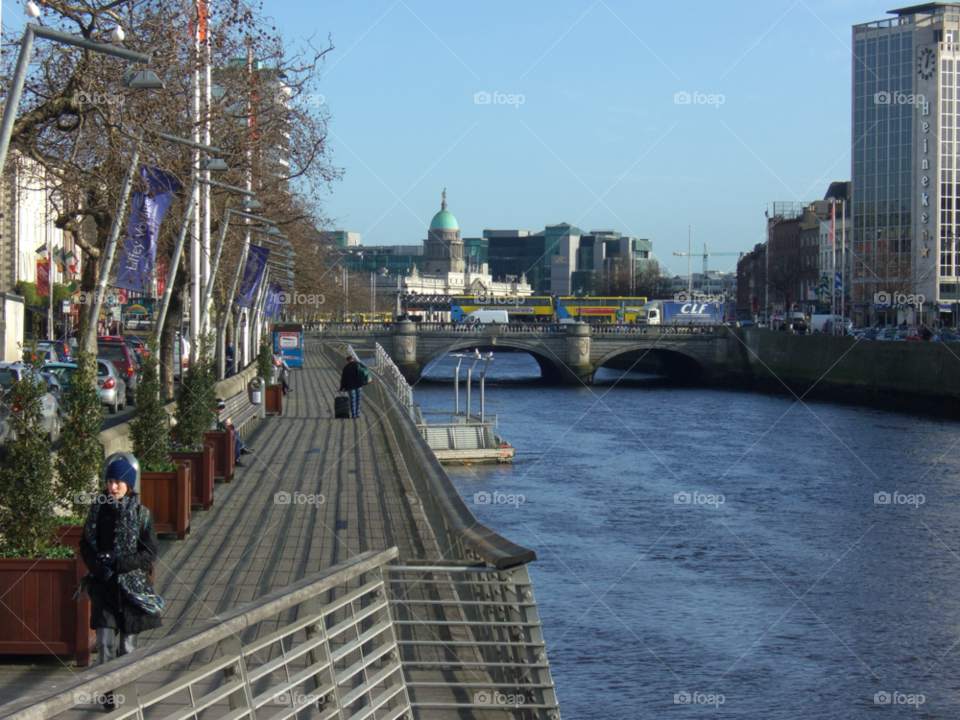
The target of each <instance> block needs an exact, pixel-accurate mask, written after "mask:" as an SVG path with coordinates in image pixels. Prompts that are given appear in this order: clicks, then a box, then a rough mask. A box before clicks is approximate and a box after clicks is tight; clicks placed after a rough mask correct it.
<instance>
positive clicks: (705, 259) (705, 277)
mask: <svg viewBox="0 0 960 720" xmlns="http://www.w3.org/2000/svg"><path fill="white" fill-rule="evenodd" d="M674 255H679V256H680V257H689V254H688V253H678V252H675V253H674ZM711 255H714V256H718V257H719V256H721V255H738V256H740V257H743V253H742V252H707V244H706V243H704V244H703V280H704V282H705V283H706V289H705V291H704V292H705V294H708V295H709V294H710V274H709V272H710V271H709V264H710V263H709V259H710V256H711ZM687 262H688V265H687V267H688V268H689V260H688V261H687ZM688 271H689V270H688ZM689 282H690V284H691V286H692V283H693V279H692V278H690V281H689Z"/></svg>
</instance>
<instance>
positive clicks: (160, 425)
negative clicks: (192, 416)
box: [130, 334, 176, 472]
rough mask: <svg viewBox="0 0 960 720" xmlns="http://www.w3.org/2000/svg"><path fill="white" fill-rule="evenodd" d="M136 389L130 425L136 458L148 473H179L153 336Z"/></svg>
mask: <svg viewBox="0 0 960 720" xmlns="http://www.w3.org/2000/svg"><path fill="white" fill-rule="evenodd" d="M147 349H148V351H149V354H145V355H144V356H143V365H142V367H141V371H140V373H141V374H140V383H139V384H138V385H137V416H136V417H135V418H134V419H133V420H131V421H130V437H131V438H132V440H133V454H134V455H135V456H136V458H137V460H139V461H140V467H141V468H142V469H143V470H145V471H147V472H163V471H167V470H174V469H176V464H175V463H173V462H171V461H170V441H169V436H170V417H169V416H168V415H167V411H166V410H165V409H164V407H163V400H162V399H161V395H160V368H159V364H160V354H159V350H160V343H159V342H158V341H157V336H156V335H153V334H151V335H150V339H149V340H148V341H147Z"/></svg>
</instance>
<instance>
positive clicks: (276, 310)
mask: <svg viewBox="0 0 960 720" xmlns="http://www.w3.org/2000/svg"><path fill="white" fill-rule="evenodd" d="M282 292H283V286H282V285H280V283H276V282H275V283H270V287H269V288H267V300H266V302H265V303H264V307H263V316H264V317H276V316H277V315H279V314H280V294H281V293H282Z"/></svg>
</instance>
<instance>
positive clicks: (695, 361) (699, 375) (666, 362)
mask: <svg viewBox="0 0 960 720" xmlns="http://www.w3.org/2000/svg"><path fill="white" fill-rule="evenodd" d="M711 349H712V346H711ZM618 358H619V359H620V361H619V362H617V363H616V364H615V365H612V367H615V368H616V369H622V370H626V369H629V368H631V367H633V369H634V371H635V372H649V373H651V374H658V375H666V376H668V377H671V378H676V379H679V380H684V381H686V382H701V381H703V380H706V379H707V377H708V376H709V369H708V367H707V365H706V363H705V362H704V360H703V358H702V357H700V356H698V355H697V354H696V353H694V352H691V351H690V350H689V349H687V348H685V347H683V346H682V345H673V344H672V343H671V344H663V345H653V344H651V343H650V342H645V343H630V344H626V343H624V346H623V347H618V348H616V349H615V350H611V351H609V352H608V353H606V354H605V355H603V356H601V357H599V358H597V359H596V360H594V361H593V369H594V372H596V371H597V370H599V369H600V368H601V367H603V366H604V365H606V364H607V363H610V362H611V361H615V360H617V359H618ZM633 361H636V363H635V364H634V362H633Z"/></svg>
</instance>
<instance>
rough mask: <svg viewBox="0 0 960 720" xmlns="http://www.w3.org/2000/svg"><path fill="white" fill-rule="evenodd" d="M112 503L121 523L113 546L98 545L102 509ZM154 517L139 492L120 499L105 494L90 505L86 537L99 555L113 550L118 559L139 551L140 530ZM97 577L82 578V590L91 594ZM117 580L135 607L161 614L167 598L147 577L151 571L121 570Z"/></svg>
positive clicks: (114, 537) (84, 535) (88, 575)
mask: <svg viewBox="0 0 960 720" xmlns="http://www.w3.org/2000/svg"><path fill="white" fill-rule="evenodd" d="M108 502H111V503H113V504H115V505H116V507H117V526H116V530H115V532H114V534H113V547H112V548H109V549H107V548H98V547H97V521H98V520H99V518H100V508H101V507H103V505H105V504H106V503H108ZM149 520H150V510H149V509H148V508H145V507H143V505H141V504H140V502H139V500H138V498H137V496H136V495H126V496H124V497H123V498H121V499H120V500H114V499H113V498H111V497H110V496H107V495H101V496H100V497H98V498H97V502H95V503H93V505H91V506H90V511H89V512H88V513H87V522H86V524H84V526H83V537H84V539H85V540H86V541H87V542H88V543H89V544H90V547H91V548H93V552H94V554H95V555H100V554H101V553H104V552H108V551H112V552H113V553H114V554H115V555H116V556H117V557H118V558H121V557H123V556H125V555H132V554H134V553H136V552H137V541H138V540H139V539H140V533H141V532H142V531H143V529H144V528H146V527H147V524H148V522H149ZM93 580H94V576H93V575H92V574H90V573H89V572H88V573H87V575H86V577H84V578H83V579H82V580H81V581H80V592H86V594H87V595H89V594H90V584H91V583H92V582H93ZM117 582H119V583H120V587H121V588H122V589H123V591H124V592H125V593H126V595H127V598H128V599H129V600H130V602H131V603H133V604H134V605H135V606H137V607H138V608H140V609H141V610H143V611H144V612H147V613H150V614H151V615H157V614H159V613H160V612H161V611H162V610H163V598H162V597H160V596H159V595H157V593H156V592H154V590H153V588H152V587H151V586H150V582H149V581H148V579H147V573H146V572H145V571H144V570H142V569H140V568H137V569H136V570H131V571H130V572H125V573H117Z"/></svg>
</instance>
